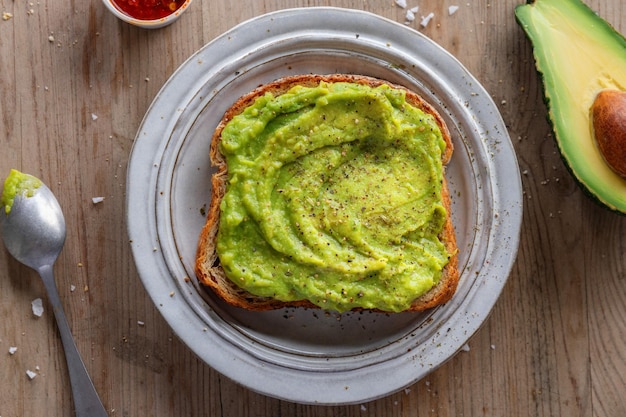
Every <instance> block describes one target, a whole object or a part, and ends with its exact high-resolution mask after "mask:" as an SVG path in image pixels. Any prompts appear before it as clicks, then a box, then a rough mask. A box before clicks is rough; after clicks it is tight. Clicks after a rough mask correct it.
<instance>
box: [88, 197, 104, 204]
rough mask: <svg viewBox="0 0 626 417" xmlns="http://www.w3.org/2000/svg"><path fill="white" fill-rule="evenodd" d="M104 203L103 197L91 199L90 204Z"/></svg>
mask: <svg viewBox="0 0 626 417" xmlns="http://www.w3.org/2000/svg"><path fill="white" fill-rule="evenodd" d="M103 201H104V197H93V198H92V199H91V202H92V203H94V204H98V203H102V202H103Z"/></svg>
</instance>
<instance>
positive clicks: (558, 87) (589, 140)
mask: <svg viewBox="0 0 626 417" xmlns="http://www.w3.org/2000/svg"><path fill="white" fill-rule="evenodd" d="M515 17H516V19H517V22H518V23H519V24H520V25H521V27H522V28H523V29H524V31H525V32H526V35H527V36H528V38H529V39H530V41H531V43H532V46H533V53H534V57H535V65H536V67H537V71H538V72H539V74H540V76H541V77H542V81H543V87H544V95H545V101H546V105H547V107H548V118H549V120H550V122H551V124H552V128H553V130H554V135H555V138H556V142H557V145H558V147H559V149H560V152H561V155H562V157H563V160H564V161H565V164H566V165H567V166H568V168H569V169H570V171H571V172H572V174H573V175H574V177H575V178H576V180H577V181H578V183H579V184H580V185H581V186H582V187H583V188H584V189H585V190H586V191H588V193H589V194H590V195H591V196H592V197H594V199H595V200H596V201H598V202H599V203H601V204H602V205H604V206H606V207H608V208H609V209H611V210H615V211H618V212H621V213H626V180H624V179H623V178H621V177H620V176H619V175H617V174H616V173H615V172H614V171H613V170H612V169H611V168H610V167H609V166H608V165H607V164H606V162H605V160H604V158H603V157H602V154H601V153H600V151H599V149H598V146H597V144H596V141H595V139H594V136H593V127H592V121H591V117H590V108H591V106H592V104H593V102H594V99H595V97H596V95H597V94H598V93H599V92H600V91H602V90H604V89H613V90H619V91H626V39H625V38H624V36H622V35H621V34H620V33H618V32H617V31H616V30H615V29H614V28H613V27H612V26H611V25H610V24H609V23H607V22H606V21H605V20H603V19H602V18H601V17H599V16H598V15H597V14H596V13H595V12H594V11H593V10H591V9H590V8H589V7H588V6H587V5H585V4H584V3H582V2H581V1H580V0H535V1H534V2H531V3H528V4H524V5H519V6H517V7H516V9H515Z"/></svg>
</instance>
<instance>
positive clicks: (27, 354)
mask: <svg viewBox="0 0 626 417" xmlns="http://www.w3.org/2000/svg"><path fill="white" fill-rule="evenodd" d="M407 2H408V7H409V8H410V7H413V6H414V5H418V4H419V7H420V11H419V12H418V20H419V16H420V15H422V14H427V13H429V12H431V11H432V12H434V14H435V17H434V19H433V20H432V21H431V22H430V24H429V25H428V26H427V27H426V28H420V27H419V24H418V21H416V22H414V23H412V24H411V25H410V26H411V27H413V28H415V30H419V31H420V32H422V33H423V34H425V35H427V36H428V37H430V38H432V39H433V40H435V41H436V42H438V43H439V44H440V45H441V46H443V47H444V48H445V49H447V50H448V51H450V52H451V53H452V54H454V55H455V56H456V57H457V58H458V59H459V60H460V61H461V62H462V63H463V64H464V65H465V66H466V67H467V68H468V69H469V70H470V71H471V72H472V73H473V74H474V75H475V76H476V77H477V78H478V80H479V81H480V82H481V83H482V84H483V85H484V87H485V88H486V89H487V91H489V92H490V93H491V94H492V97H493V99H494V101H495V102H496V103H497V105H498V107H499V109H500V111H501V113H502V116H503V119H504V121H505V123H506V126H507V128H508V129H509V134H510V137H511V139H512V141H513V145H514V147H515V150H516V153H517V157H518V160H519V165H520V170H521V171H522V185H523V191H524V215H523V228H522V233H521V242H520V246H519V253H518V257H517V262H516V264H515V265H514V267H513V271H512V274H511V275H510V278H509V281H508V283H507V285H506V287H505V289H504V292H503V294H502V296H501V298H500V299H499V301H498V302H497V304H496V306H495V308H494V310H493V312H492V314H491V315H490V317H489V319H488V320H487V321H486V323H485V324H484V326H483V327H482V328H481V329H480V330H479V331H478V332H477V333H476V334H475V335H474V336H473V337H472V338H471V339H470V341H469V347H470V349H469V351H462V352H460V353H459V354H458V355H456V356H455V357H454V358H453V359H451V360H450V361H448V362H447V363H446V364H444V365H443V366H441V367H440V368H438V369H437V370H435V371H434V372H432V373H431V374H430V375H428V376H427V377H426V378H424V379H423V380H421V381H420V382H418V383H416V384H414V385H413V386H411V387H410V388H409V389H406V390H402V391H401V392H398V393H394V394H391V395H389V396H388V397H385V398H382V399H380V400H377V401H373V402H368V403H364V404H356V405H350V406H339V407H320V406H309V405H299V404H294V403H289V402H283V401H279V400H276V399H273V398H268V397H265V396H263V395H259V394H257V393H254V392H251V391H249V390H247V389H246V388H243V387H241V386H239V385H237V384H235V383H234V382H232V381H230V380H229V379H227V378H226V377H224V376H222V375H220V374H219V373H217V372H216V371H214V370H213V369H211V368H210V367H209V366H208V365H206V364H204V363H203V362H202V361H200V360H199V359H198V358H197V357H196V356H195V355H194V354H193V353H192V352H191V351H190V350H189V349H188V348H187V347H186V346H185V345H184V344H183V343H182V342H181V341H180V340H178V339H177V337H176V336H175V335H174V333H173V332H172V330H171V329H170V328H169V327H168V325H167V324H166V322H165V321H164V319H163V318H162V317H161V316H160V313H159V312H158V311H157V310H156V308H155V307H154V305H153V304H152V302H151V300H150V298H149V297H148V295H147V293H146V291H145V290H144V288H143V286H142V284H141V281H140V279H139V277H138V274H137V272H136V269H135V265H134V262H133V259H132V256H131V251H130V247H129V242H128V237H127V233H126V220H125V181H126V168H127V163H128V160H129V154H130V150H131V146H132V144H133V140H134V137H135V134H136V131H137V129H138V127H139V124H140V122H141V120H142V117H143V115H144V113H145V112H146V110H147V109H148V106H149V105H150V103H151V101H152V99H153V98H154V97H155V95H156V93H157V92H158V90H159V89H160V88H161V86H162V85H163V83H164V82H165V81H166V80H167V79H168V77H169V76H170V75H171V74H172V73H173V72H174V70H175V69H176V68H177V67H178V66H179V65H180V64H181V63H182V62H183V61H184V60H185V59H186V58H187V57H189V56H190V55H191V54H192V53H193V52H195V51H196V50H197V49H199V48H200V47H201V46H203V45H204V44H206V43H207V42H209V41H211V40H212V39H214V38H215V37H216V36H218V35H219V34H221V33H222V32H224V31H226V30H228V29H230V28H231V27H233V26H234V25H236V24H238V23H240V22H242V21H244V20H247V19H249V18H252V17H254V16H258V15H261V14H263V13H266V12H270V11H274V10H279V9H285V8H289V7H308V6H337V7H346V8H354V9H361V10H367V11H370V12H373V13H376V14H379V15H382V16H385V17H388V18H390V19H392V20H394V21H397V22H399V23H404V21H405V17H404V15H405V10H404V9H401V8H400V7H398V6H396V5H395V3H394V1H393V0H336V1H328V0H326V1H324V0H292V1H287V0H263V1H235V2H233V1H232V0H195V2H194V3H193V4H192V6H191V8H190V9H189V11H188V12H187V13H186V14H185V15H183V17H182V18H181V19H180V20H179V21H177V22H176V23H174V24H173V25H171V26H169V27H166V28H164V29H159V30H155V31H146V30H141V29H137V28H134V27H131V26H129V25H127V24H124V23H122V22H120V21H118V20H117V19H116V18H115V17H114V16H113V15H112V14H111V13H109V11H107V10H106V9H105V7H104V6H103V4H102V3H101V2H100V1H99V0H90V1H68V0H55V1H46V0H43V1H32V2H31V1H28V0H23V1H22V0H20V1H17V0H15V1H13V0H2V1H0V9H1V10H0V11H1V12H4V13H5V14H4V15H3V19H2V20H0V141H1V142H0V143H1V144H2V151H1V153H0V176H1V177H2V179H3V178H4V177H5V176H6V174H8V172H9V169H10V168H17V169H19V170H22V171H25V172H28V173H31V174H34V175H36V176H38V177H40V178H41V179H43V180H44V181H45V182H46V183H47V184H48V185H49V187H50V188H51V189H52V190H53V191H54V192H55V194H56V195H57V196H58V199H59V201H60V203H61V206H62V207H63V210H64V212H65V216H66V219H67V223H68V226H67V229H68V235H67V241H66V245H65V248H64V250H63V252H62V254H61V256H60V257H59V259H58V262H57V264H56V266H55V273H56V279H57V285H58V287H59V292H60V295H61V298H62V302H63V304H64V306H65V309H66V313H67V315H68V318H69V321H70V326H71V328H72V331H73V334H74V337H75V339H76V342H77V345H78V348H79V350H80V352H81V354H82V355H83V357H84V359H85V362H86V365H87V368H88V370H89V371H90V373H91V376H92V378H93V380H94V383H95V386H96V388H97V390H98V391H99V393H100V395H101V397H102V400H103V402H104V404H105V406H106V408H107V409H108V410H109V411H110V415H111V416H124V417H127V416H128V417H131V416H142V417H143V416H225V417H234V416H295V417H298V416H302V417H304V416H307V417H312V416H333V417H344V416H359V417H362V416H385V417H393V416H432V415H439V416H624V415H626V353H625V352H626V270H625V269H626V256H624V252H626V240H625V239H624V238H623V236H625V235H626V218H625V217H621V216H619V215H616V214H612V213H610V212H608V211H606V210H604V209H602V208H600V207H598V206H597V205H596V204H595V203H594V202H592V201H591V200H590V199H589V198H587V197H586V196H585V195H584V194H583V192H582V191H581V190H580V189H579V187H578V186H577V185H576V183H575V182H574V181H573V180H572V178H571V177H570V175H569V173H568V171H567V170H566V168H565V167H564V165H563V163H562V162H561V160H560V157H559V154H558V152H557V149H556V147H555V144H554V141H553V138H552V135H551V133H550V129H549V126H548V123H547V122H546V108H545V106H544V104H543V101H542V96H541V86H540V84H539V82H538V77H537V74H536V72H535V69H534V65H533V60H532V55H531V48H530V45H529V43H528V41H527V39H526V38H525V36H524V35H523V33H522V30H521V29H520V28H519V26H518V25H517V24H516V22H515V19H514V7H515V6H516V4H518V3H519V2H520V0H493V1H491V2H490V1H489V0H481V1H476V0H464V1H462V2H455V1H453V0H446V1H441V0H419V2H418V1H412V0H408V1H407ZM455 4H458V6H459V10H458V11H457V12H456V13H455V14H454V15H452V16H448V12H447V10H448V9H447V8H448V6H450V5H455ZM589 4H590V6H592V8H593V9H595V10H596V11H597V12H598V13H599V14H600V15H601V16H603V17H605V18H606V19H607V20H608V21H609V22H611V23H612V24H613V25H614V26H615V27H616V28H617V29H618V30H619V31H621V32H626V3H624V2H623V1H618V0H589ZM8 13H10V15H9V14H8ZM96 196H103V197H105V200H104V201H103V202H102V203H99V204H93V202H92V197H96ZM0 293H1V294H2V296H1V297H0V312H1V318H0V375H1V376H2V378H1V379H0V416H2V417H29V416H48V417H54V416H72V415H73V411H72V398H71V395H70V388H69V380H68V375H67V371H66V365H65V359H64V356H63V354H62V346H61V342H60V339H59V334H58V331H57V329H56V326H55V322H54V317H53V314H52V311H51V308H50V306H49V304H48V303H47V299H46V295H45V292H44V287H43V285H42V283H41V281H40V280H39V279H38V277H37V276H36V274H35V272H33V271H32V270H30V269H28V268H26V267H24V266H22V265H20V264H18V263H17V262H16V261H15V260H13V259H12V258H10V256H9V255H8V253H7V252H6V251H5V250H4V249H2V250H0ZM36 298H42V299H43V300H44V309H45V311H44V314H43V316H42V317H40V318H38V317H35V316H34V315H33V313H32V311H31V301H32V300H33V299H36ZM12 347H16V348H17V350H16V351H15V352H13V353H10V351H12V349H11V348H12ZM27 370H30V371H33V372H35V374H36V376H35V378H34V379H32V380H31V379H30V378H28V376H27Z"/></svg>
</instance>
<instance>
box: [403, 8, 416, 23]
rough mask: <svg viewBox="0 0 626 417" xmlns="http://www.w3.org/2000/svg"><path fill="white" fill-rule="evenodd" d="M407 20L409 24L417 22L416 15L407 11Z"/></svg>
mask: <svg viewBox="0 0 626 417" xmlns="http://www.w3.org/2000/svg"><path fill="white" fill-rule="evenodd" d="M405 19H406V21H407V22H412V21H414V20H415V13H413V12H412V11H411V10H407V11H406V16H405Z"/></svg>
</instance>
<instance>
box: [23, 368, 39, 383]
mask: <svg viewBox="0 0 626 417" xmlns="http://www.w3.org/2000/svg"><path fill="white" fill-rule="evenodd" d="M26 375H27V376H28V379H30V380H31V381H32V380H33V379H35V377H36V376H37V374H36V373H35V372H33V371H31V370H30V369H27V370H26Z"/></svg>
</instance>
